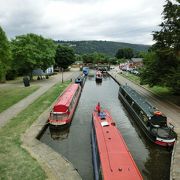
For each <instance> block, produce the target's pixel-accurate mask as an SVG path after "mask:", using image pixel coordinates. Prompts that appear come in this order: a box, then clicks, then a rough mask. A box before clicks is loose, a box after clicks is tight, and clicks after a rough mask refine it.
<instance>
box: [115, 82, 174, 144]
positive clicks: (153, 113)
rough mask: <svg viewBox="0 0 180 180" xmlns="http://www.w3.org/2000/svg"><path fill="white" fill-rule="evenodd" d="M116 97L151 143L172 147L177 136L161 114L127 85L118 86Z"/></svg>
mask: <svg viewBox="0 0 180 180" xmlns="http://www.w3.org/2000/svg"><path fill="white" fill-rule="evenodd" d="M118 96H119V99H120V100H121V101H122V102H123V103H124V105H125V107H126V108H127V110H128V111H129V112H130V113H131V115H132V116H133V118H134V120H135V121H136V122H137V124H138V125H139V126H140V128H141V129H142V130H143V132H144V133H145V134H146V136H147V137H148V138H149V139H150V140H151V141H152V142H154V143H155V144H158V145H160V146H164V147H171V146H173V145H174V143H175V140H176V138H177V134H176V133H175V132H174V126H173V125H172V124H170V123H168V122H167V117H166V116H165V115H164V114H163V113H162V112H160V111H159V110H158V109H157V108H155V107H153V106H152V105H151V104H150V103H149V102H147V100H146V99H145V98H143V97H142V96H141V95H140V94H138V93H137V92H136V91H135V90H133V89H132V88H131V87H129V86H128V85H120V87H119V93H118Z"/></svg>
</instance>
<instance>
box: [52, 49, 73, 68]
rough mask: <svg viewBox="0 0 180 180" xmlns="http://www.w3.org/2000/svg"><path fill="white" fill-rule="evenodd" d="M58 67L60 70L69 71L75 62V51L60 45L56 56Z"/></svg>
mask: <svg viewBox="0 0 180 180" xmlns="http://www.w3.org/2000/svg"><path fill="white" fill-rule="evenodd" d="M55 62H56V65H57V66H58V67H59V68H60V67H61V68H63V69H67V68H68V66H70V65H71V64H72V63H73V62H75V53H74V50H73V49H72V48H70V47H67V46H61V45H58V47H57V49H56V56H55Z"/></svg>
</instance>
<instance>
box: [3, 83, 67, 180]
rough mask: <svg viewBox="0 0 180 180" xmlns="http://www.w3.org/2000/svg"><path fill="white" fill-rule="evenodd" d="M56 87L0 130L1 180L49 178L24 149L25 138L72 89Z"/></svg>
mask: <svg viewBox="0 0 180 180" xmlns="http://www.w3.org/2000/svg"><path fill="white" fill-rule="evenodd" d="M69 83H70V81H68V82H65V83H63V84H56V85H55V86H53V87H52V88H51V89H50V90H49V91H47V92H46V93H44V94H43V95H42V96H41V97H39V98H38V99H37V100H36V101H34V103H32V104H31V105H29V106H28V108H26V109H25V110H23V111H22V112H21V113H20V114H18V115H17V116H16V117H14V118H13V119H11V121H10V122H9V123H7V124H6V125H5V126H4V127H3V128H1V129H0V179H4V180H6V179H14V180H16V179H17V180H19V179H23V180H32V179H38V180H40V179H42V180H44V179H46V178H47V177H46V174H45V172H44V171H43V169H42V168H41V167H40V165H39V164H38V162H37V161H36V160H35V159H33V158H32V157H31V156H30V154H29V153H28V152H27V151H26V150H24V149H23V148H22V147H21V143H22V142H21V135H22V134H23V133H24V132H25V131H26V129H28V128H29V127H30V126H31V124H32V123H33V122H34V121H35V120H36V119H37V118H38V117H39V115H40V114H41V113H42V112H44V111H45V110H46V109H47V108H48V107H49V106H50V105H51V104H52V103H53V102H54V101H55V99H56V98H57V97H58V95H59V94H60V93H61V92H62V91H63V90H64V89H65V88H66V87H67V86H68V84H69Z"/></svg>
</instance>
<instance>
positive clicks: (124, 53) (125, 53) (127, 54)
mask: <svg viewBox="0 0 180 180" xmlns="http://www.w3.org/2000/svg"><path fill="white" fill-rule="evenodd" d="M133 55H134V54H133V50H132V49H131V48H123V49H118V51H117V53H116V55H115V57H116V58H118V59H121V58H126V59H130V58H132V57H133Z"/></svg>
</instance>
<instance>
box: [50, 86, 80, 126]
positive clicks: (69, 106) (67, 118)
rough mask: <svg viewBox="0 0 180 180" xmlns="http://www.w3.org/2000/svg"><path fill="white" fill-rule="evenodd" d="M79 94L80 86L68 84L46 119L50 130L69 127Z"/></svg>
mask: <svg viewBox="0 0 180 180" xmlns="http://www.w3.org/2000/svg"><path fill="white" fill-rule="evenodd" d="M80 94H81V86H80V85H79V84H70V85H69V86H68V87H67V88H66V90H65V91H64V92H63V94H61V95H60V97H59V98H58V100H57V102H56V104H55V105H54V107H53V110H52V111H51V112H50V116H49V119H48V122H49V124H50V126H51V128H58V127H59V128H60V127H65V126H68V125H70V123H71V121H72V117H73V114H74V112H75V109H76V106H77V103H78V100H79V97H80Z"/></svg>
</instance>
